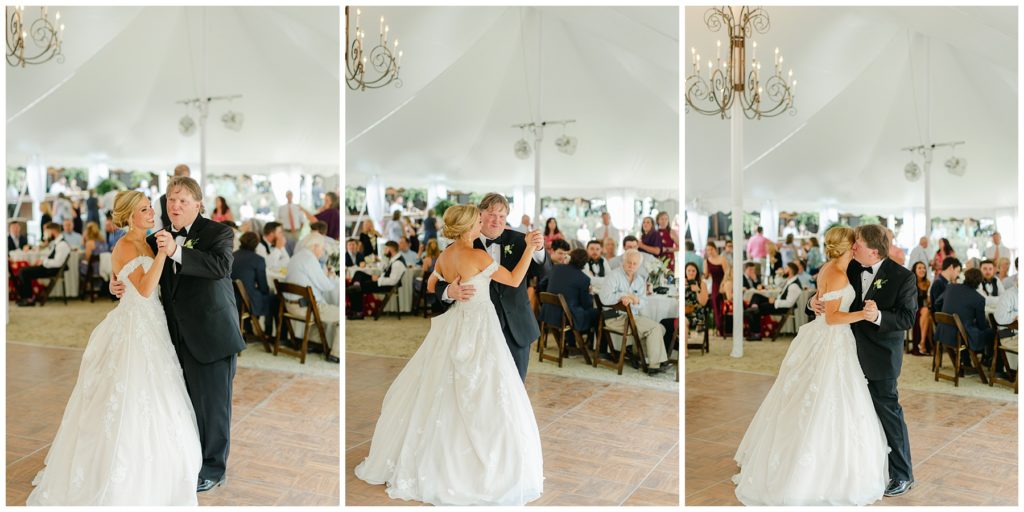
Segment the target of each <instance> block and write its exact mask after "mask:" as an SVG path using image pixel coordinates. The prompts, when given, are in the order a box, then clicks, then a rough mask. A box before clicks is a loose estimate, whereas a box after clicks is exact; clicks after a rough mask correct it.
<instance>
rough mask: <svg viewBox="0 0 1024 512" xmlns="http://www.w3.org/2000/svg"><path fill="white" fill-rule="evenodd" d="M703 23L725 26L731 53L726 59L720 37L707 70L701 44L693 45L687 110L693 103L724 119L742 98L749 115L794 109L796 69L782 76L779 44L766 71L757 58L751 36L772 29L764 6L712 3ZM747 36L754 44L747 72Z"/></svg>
mask: <svg viewBox="0 0 1024 512" xmlns="http://www.w3.org/2000/svg"><path fill="white" fill-rule="evenodd" d="M736 10H738V11H739V12H738V15H737V12H736ZM704 24H705V25H706V26H707V28H708V30H710V31H711V32H718V31H719V30H721V29H722V26H723V25H724V26H725V27H726V29H727V30H728V35H729V40H728V44H729V48H728V49H727V50H728V54H727V55H726V56H725V60H722V41H721V40H719V41H717V43H716V44H717V48H716V50H715V58H714V60H712V59H711V58H710V57H709V58H707V59H705V61H706V62H707V64H706V65H705V66H706V67H707V69H706V70H705V69H704V67H705V66H702V65H701V55H700V54H699V53H697V49H696V48H691V49H690V59H691V62H692V67H691V74H690V75H689V76H687V77H686V94H685V96H686V111H687V112H689V111H690V109H691V108H692V109H693V110H696V111H697V112H699V113H701V114H704V115H712V116H713V115H718V116H721V117H722V119H725V118H727V117H730V112H729V110H730V109H731V108H732V106H733V103H734V102H736V101H739V102H740V103H739V104H740V106H741V110H742V111H743V114H744V115H745V116H746V117H747V119H761V118H762V117H775V116H777V115H779V114H781V113H783V112H789V113H790V115H795V114H796V109H794V108H793V94H794V91H795V90H796V80H794V79H793V70H792V68H790V70H789V73H788V75H785V76H784V75H783V62H784V59H783V56H782V54H780V53H779V49H778V48H775V54H774V56H772V62H770V63H769V64H770V67H769V68H768V69H766V70H762V64H763V63H762V62H761V61H759V60H758V59H757V41H754V40H753V32H754V31H755V30H756V31H757V32H758V33H760V34H765V33H767V32H768V30H769V29H770V28H771V24H770V23H769V20H768V13H767V12H766V11H765V10H764V8H762V7H746V6H744V7H738V8H735V7H731V6H726V7H712V8H710V9H708V11H707V12H706V13H705V14H704ZM748 39H749V40H750V43H751V51H750V57H751V59H750V65H749V71H748V66H747V55H746V54H747V40H748ZM770 56H771V55H770ZM705 73H706V74H705Z"/></svg>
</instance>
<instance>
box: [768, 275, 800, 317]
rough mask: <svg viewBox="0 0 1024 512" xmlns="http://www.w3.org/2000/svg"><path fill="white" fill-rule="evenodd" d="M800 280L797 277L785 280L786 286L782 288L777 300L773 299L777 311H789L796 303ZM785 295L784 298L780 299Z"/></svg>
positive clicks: (798, 295)
mask: <svg viewBox="0 0 1024 512" xmlns="http://www.w3.org/2000/svg"><path fill="white" fill-rule="evenodd" d="M799 281H800V279H799V277H798V276H793V277H791V278H789V279H787V280H786V284H785V285H783V286H782V290H783V291H782V293H780V294H779V298H778V299H775V303H774V306H775V307H776V308H777V309H789V308H791V307H793V305H795V304H796V301H797V300H799V299H800V282H799ZM783 294H785V295H786V298H784V299H783V298H781V297H782V295H783Z"/></svg>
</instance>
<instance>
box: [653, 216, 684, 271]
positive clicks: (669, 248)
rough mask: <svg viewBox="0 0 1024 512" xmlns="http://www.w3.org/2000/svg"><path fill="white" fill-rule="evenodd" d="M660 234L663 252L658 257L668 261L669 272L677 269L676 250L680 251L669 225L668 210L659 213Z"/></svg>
mask: <svg viewBox="0 0 1024 512" xmlns="http://www.w3.org/2000/svg"><path fill="white" fill-rule="evenodd" d="M656 220H657V221H658V235H659V236H660V237H661V254H659V255H658V258H659V259H661V260H662V261H664V262H667V263H668V270H669V272H673V273H674V272H675V271H676V252H678V251H679V243H678V242H677V241H676V238H675V236H673V235H672V229H671V228H670V227H669V225H668V212H661V213H659V214H658V218H657V219H656Z"/></svg>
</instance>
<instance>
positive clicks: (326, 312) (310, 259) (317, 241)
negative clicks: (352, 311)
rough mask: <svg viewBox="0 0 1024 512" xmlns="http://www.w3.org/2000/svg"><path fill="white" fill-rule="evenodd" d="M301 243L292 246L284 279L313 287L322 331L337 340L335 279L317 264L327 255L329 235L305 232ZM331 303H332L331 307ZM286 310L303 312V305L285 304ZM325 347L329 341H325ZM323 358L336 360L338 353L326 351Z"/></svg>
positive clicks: (297, 312)
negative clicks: (325, 355) (293, 248)
mask: <svg viewBox="0 0 1024 512" xmlns="http://www.w3.org/2000/svg"><path fill="white" fill-rule="evenodd" d="M303 240H305V242H306V243H305V244H303V246H302V249H301V250H299V249H298V248H296V250H295V254H294V255H293V256H292V257H291V259H289V260H288V271H287V277H286V278H285V281H286V282H288V283H292V284H296V285H299V286H303V287H305V286H308V287H311V288H312V289H313V297H314V298H315V299H316V302H317V306H318V308H317V309H318V311H319V312H320V320H321V321H322V322H323V323H324V331H325V332H324V334H325V335H326V336H327V339H328V340H337V339H338V336H339V334H338V333H337V329H338V322H339V313H340V312H339V309H340V308H339V307H338V304H339V299H340V297H339V295H340V294H339V292H338V288H339V281H338V277H337V276H335V275H334V274H329V273H328V272H327V271H325V270H324V268H323V266H322V265H321V263H320V262H321V261H323V260H324V259H325V258H326V257H327V243H328V242H327V241H328V240H330V239H329V238H327V237H325V236H324V235H321V234H320V233H318V232H314V233H309V234H308V235H306V237H305V238H303ZM332 306H333V307H332ZM287 308H288V311H289V312H291V313H293V314H296V315H305V314H306V305H301V306H295V305H293V304H288V305H287ZM312 335H316V337H319V336H320V334H319V333H318V332H316V330H314V332H313V333H312V334H311V336H312ZM325 344H327V345H328V346H329V347H330V346H331V342H329V341H328V342H326V343H325ZM327 361H328V362H331V363H337V362H338V361H339V359H338V356H335V355H333V354H328V355H327Z"/></svg>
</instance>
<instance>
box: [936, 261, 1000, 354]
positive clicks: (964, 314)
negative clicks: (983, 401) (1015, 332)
mask: <svg viewBox="0 0 1024 512" xmlns="http://www.w3.org/2000/svg"><path fill="white" fill-rule="evenodd" d="M983 281H984V275H983V274H982V272H981V271H980V270H978V269H976V268H972V269H968V270H967V272H964V283H963V284H956V283H953V284H951V285H949V286H948V287H946V293H945V295H944V297H945V299H944V300H943V303H942V309H941V311H942V312H943V313H949V314H951V315H958V316H959V317H960V323H961V324H963V326H964V330H965V331H967V346H969V347H970V348H971V350H973V351H975V352H980V353H982V354H984V356H983V357H984V360H983V362H982V364H984V365H987V364H988V362H989V361H990V358H991V357H992V338H993V331H992V326H991V325H990V324H989V323H988V317H986V316H985V297H984V296H982V295H981V293H979V292H978V286H979V285H981V284H982V282H983ZM935 338H936V339H937V340H939V341H940V342H942V343H945V344H947V345H955V344H956V328H955V327H953V326H951V325H946V324H939V325H937V326H936V327H935ZM961 357H962V360H961V364H962V363H967V365H968V366H970V359H969V356H968V355H967V354H966V353H964V354H961ZM961 367H962V366H961ZM975 371H976V369H975Z"/></svg>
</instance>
